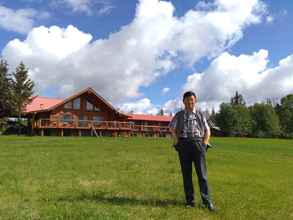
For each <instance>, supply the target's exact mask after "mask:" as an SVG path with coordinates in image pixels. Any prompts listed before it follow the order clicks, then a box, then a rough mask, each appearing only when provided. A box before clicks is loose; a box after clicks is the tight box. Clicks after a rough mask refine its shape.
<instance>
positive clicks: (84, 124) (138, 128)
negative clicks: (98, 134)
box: [33, 119, 170, 133]
mask: <svg viewBox="0 0 293 220" xmlns="http://www.w3.org/2000/svg"><path fill="white" fill-rule="evenodd" d="M33 127H34V128H71V129H92V128H94V129H96V130H116V131H117V130H124V131H131V132H158V133H169V132H170V131H169V127H168V126H158V125H135V124H134V123H133V122H123V121H92V120H50V119H39V120H37V121H35V123H34V125H33Z"/></svg>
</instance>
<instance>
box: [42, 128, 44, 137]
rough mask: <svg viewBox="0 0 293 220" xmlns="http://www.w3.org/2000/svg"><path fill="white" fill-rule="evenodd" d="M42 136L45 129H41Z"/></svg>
mask: <svg viewBox="0 0 293 220" xmlns="http://www.w3.org/2000/svg"><path fill="white" fill-rule="evenodd" d="M41 136H44V129H43V128H42V129H41Z"/></svg>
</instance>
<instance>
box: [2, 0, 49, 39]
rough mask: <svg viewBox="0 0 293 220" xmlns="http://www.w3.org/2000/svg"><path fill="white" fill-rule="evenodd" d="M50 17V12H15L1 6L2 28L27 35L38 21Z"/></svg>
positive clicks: (33, 10)
mask: <svg viewBox="0 0 293 220" xmlns="http://www.w3.org/2000/svg"><path fill="white" fill-rule="evenodd" d="M49 16H50V15H49V13H48V12H37V11H36V10H35V9H32V8H26V9H18V10H14V9H11V8H8V7H5V6H1V5H0V28H2V29H5V30H8V31H13V32H18V33H21V34H25V33H27V32H29V31H30V30H31V29H32V27H33V26H34V23H35V20H36V19H44V18H48V17H49Z"/></svg>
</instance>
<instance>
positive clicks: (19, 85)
mask: <svg viewBox="0 0 293 220" xmlns="http://www.w3.org/2000/svg"><path fill="white" fill-rule="evenodd" d="M33 89H34V82H33V81H32V80H31V79H30V78H29V76H28V69H27V68H26V66H25V65H24V64H23V63H22V62H21V63H20V64H19V65H18V66H17V67H16V71H15V72H14V73H13V102H14V104H15V106H16V113H17V116H18V122H19V123H20V119H21V113H22V112H23V111H24V107H25V106H26V105H27V104H29V103H30V102H31V100H30V98H31V96H32V95H33ZM19 133H20V130H19Z"/></svg>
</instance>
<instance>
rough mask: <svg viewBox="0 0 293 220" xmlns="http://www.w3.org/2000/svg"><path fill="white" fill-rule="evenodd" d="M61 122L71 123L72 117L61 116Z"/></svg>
mask: <svg viewBox="0 0 293 220" xmlns="http://www.w3.org/2000/svg"><path fill="white" fill-rule="evenodd" d="M61 121H63V122H72V121H73V117H72V115H68V114H67V115H62V116H61Z"/></svg>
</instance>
